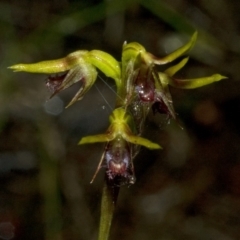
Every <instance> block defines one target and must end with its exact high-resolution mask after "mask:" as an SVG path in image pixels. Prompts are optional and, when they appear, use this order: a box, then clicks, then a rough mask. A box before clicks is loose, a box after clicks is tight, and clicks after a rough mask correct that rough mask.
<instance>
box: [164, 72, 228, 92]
mask: <svg viewBox="0 0 240 240" xmlns="http://www.w3.org/2000/svg"><path fill="white" fill-rule="evenodd" d="M226 78H227V77H225V76H222V75H220V74H214V75H212V76H210V77H202V78H193V79H174V78H169V84H170V85H171V86H173V87H176V88H182V89H193V88H198V87H202V86H205V85H208V84H211V83H213V82H217V81H220V80H222V79H226Z"/></svg>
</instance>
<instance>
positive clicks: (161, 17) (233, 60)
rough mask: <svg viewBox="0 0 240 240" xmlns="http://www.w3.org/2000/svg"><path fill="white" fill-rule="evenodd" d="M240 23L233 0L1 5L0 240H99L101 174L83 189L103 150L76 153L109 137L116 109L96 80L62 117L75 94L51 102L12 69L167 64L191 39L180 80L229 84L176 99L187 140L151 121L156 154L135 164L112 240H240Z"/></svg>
mask: <svg viewBox="0 0 240 240" xmlns="http://www.w3.org/2000/svg"><path fill="white" fill-rule="evenodd" d="M239 12H240V2H239V1H237V0H210V1H209V0H208V1H206V0H199V1H191V0H168V1H167V0H165V1H164V0H162V1H161V0H159V1H157V0H142V1H140V0H139V1H133V0H132V1H127V0H121V1H117V0H106V1H100V0H99V1H98V0H91V1H87V0H85V1H84V0H82V1H70V0H69V1H68V0H58V1H57V0H52V1H49V0H42V1H36V0H34V1H29V0H21V1H19V0H12V1H9V0H8V1H7V0H6V1H3V0H1V1H0V67H1V71H0V239H17V240H20V239H34V240H42V239H46V240H63V239H66V240H77V239H78V240H90V239H91V240H94V239H97V233H98V224H99V217H100V200H101V191H102V186H103V171H102V172H101V173H100V174H98V176H97V178H96V179H95V181H94V183H93V184H91V185H90V184H89V182H90V180H91V178H92V176H93V174H94V172H95V169H96V167H97V164H98V161H99V159H100V156H101V152H102V151H103V145H101V144H92V145H83V146H78V145H77V143H78V141H79V140H80V138H81V137H83V136H86V135H88V134H96V133H101V132H104V131H105V129H106V128H107V126H108V116H109V114H110V113H111V107H113V106H114V101H115V95H114V93H113V91H112V90H111V89H110V88H109V87H108V86H107V85H106V84H105V83H104V82H103V81H102V80H101V78H103V79H105V80H106V81H107V83H108V85H110V86H111V87H112V88H113V89H114V82H113V81H111V79H106V78H105V77H104V76H103V75H102V74H100V76H101V78H99V79H98V81H97V83H96V87H93V88H92V89H91V90H90V92H88V93H87V95H86V96H85V97H84V99H83V100H81V101H80V102H77V103H76V104H74V105H73V106H71V107H70V108H68V109H64V106H66V105H67V103H68V102H69V101H70V99H71V98H72V97H73V94H74V93H75V92H76V91H77V90H78V89H79V85H76V86H73V87H72V88H70V89H68V90H66V91H64V92H62V93H61V94H59V95H57V96H55V97H54V98H52V99H51V100H49V96H50V93H49V92H48V91H47V89H46V87H45V80H46V79H47V76H46V75H38V74H27V73H13V72H12V71H10V70H8V69H7V67H8V66H10V65H13V64H16V63H31V62H37V61H42V60H47V59H56V58H60V57H63V56H65V55H67V54H68V53H70V52H72V51H75V50H78V49H88V50H92V49H101V50H104V51H108V52H109V53H111V54H113V56H114V57H115V58H117V59H118V60H120V57H121V49H122V44H123V42H124V41H125V40H126V41H128V42H131V41H137V42H139V43H140V44H142V45H144V46H145V47H146V49H147V50H148V51H150V52H152V53H153V54H154V55H157V56H164V55H166V54H168V53H170V52H171V51H173V50H175V49H176V48H178V47H180V46H181V45H183V44H184V43H186V42H187V41H188V40H189V38H190V37H191V35H192V34H193V32H194V31H195V30H198V32H199V37H198V41H197V44H196V45H195V47H194V49H192V50H191V52H190V53H189V55H190V57H191V58H190V61H189V63H188V64H187V65H186V66H185V67H184V69H183V70H181V71H180V72H179V73H178V74H177V76H178V77H179V78H194V77H195V78H196V77H200V76H207V75H212V74H214V73H217V72H218V73H221V74H222V75H225V76H228V77H229V78H228V79H226V80H223V81H221V82H218V83H215V84H212V85H209V86H206V87H203V88H200V89H196V90H181V89H173V88H171V93H172V97H173V100H174V106H175V110H176V112H177V113H178V117H179V120H180V122H181V125H182V126H183V128H184V129H183V130H182V129H181V128H180V127H179V126H178V125H177V124H176V123H174V121H170V123H169V122H168V121H167V120H166V117H165V116H161V115H155V116H154V115H150V116H149V118H148V121H147V123H146V128H145V133H144V135H145V136H146V137H148V138H149V139H151V140H153V141H157V142H158V143H160V144H161V145H162V146H163V150H162V151H149V150H147V149H143V148H142V149H141V151H140V153H139V155H138V157H137V158H136V159H135V161H134V163H135V169H136V178H137V182H136V184H135V185H133V186H131V187H129V188H128V187H123V188H122V189H121V192H120V198H119V201H118V207H117V211H116V214H115V217H114V221H113V228H112V232H111V239H114V240H120V239H124V240H148V239H151V240H160V239H161V240H195V239H196V240H210V239H211V240H215V239H216V240H235V239H236V240H237V239H240V231H239V229H240V125H239V123H240V114H239V112H240V81H239V80H240V78H239V72H240V34H239V33H240V14H239ZM160 70H161V68H160ZM102 95H103V96H104V98H105V99H106V100H104V98H103V97H102ZM106 101H107V102H106ZM109 105H110V106H109Z"/></svg>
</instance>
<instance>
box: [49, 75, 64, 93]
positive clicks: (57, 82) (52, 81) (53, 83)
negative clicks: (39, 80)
mask: <svg viewBox="0 0 240 240" xmlns="http://www.w3.org/2000/svg"><path fill="white" fill-rule="evenodd" d="M66 75H67V73H64V74H62V75H56V76H49V77H48V78H47V80H46V87H47V88H48V89H49V90H50V92H51V93H52V94H55V92H57V91H58V89H59V87H60V86H61V85H62V82H63V80H64V78H65V77H66Z"/></svg>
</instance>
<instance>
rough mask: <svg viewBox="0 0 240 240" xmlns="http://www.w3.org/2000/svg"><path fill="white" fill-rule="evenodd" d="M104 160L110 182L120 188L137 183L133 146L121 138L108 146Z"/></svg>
mask: <svg viewBox="0 0 240 240" xmlns="http://www.w3.org/2000/svg"><path fill="white" fill-rule="evenodd" d="M104 158H105V161H106V166H107V171H106V173H107V177H108V180H109V182H111V183H112V184H114V185H118V186H120V185H125V184H128V185H129V184H134V183H135V176H134V169H133V163H132V154H131V146H130V144H129V143H128V142H126V141H125V140H124V139H123V138H122V137H121V136H119V137H117V138H116V139H114V140H113V141H111V142H109V143H108V144H107V145H106V150H105V157H104Z"/></svg>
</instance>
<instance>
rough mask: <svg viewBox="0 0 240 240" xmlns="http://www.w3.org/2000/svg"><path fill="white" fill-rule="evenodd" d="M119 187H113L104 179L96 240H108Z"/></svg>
mask: <svg viewBox="0 0 240 240" xmlns="http://www.w3.org/2000/svg"><path fill="white" fill-rule="evenodd" d="M118 192H119V187H113V186H111V185H110V184H109V182H108V181H107V178H105V182H104V187H103V194H102V203H101V218H100V228H99V236H98V240H107V239H109V233H110V228H111V224H112V217H113V213H114V210H115V206H116V201H117V196H118Z"/></svg>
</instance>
